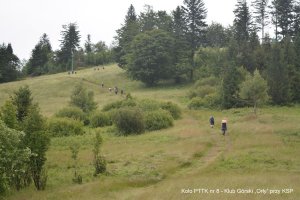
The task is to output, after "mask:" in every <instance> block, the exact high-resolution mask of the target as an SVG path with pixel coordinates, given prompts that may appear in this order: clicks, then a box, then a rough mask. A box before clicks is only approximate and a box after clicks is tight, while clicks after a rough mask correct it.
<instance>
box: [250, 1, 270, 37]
mask: <svg viewBox="0 0 300 200" xmlns="http://www.w3.org/2000/svg"><path fill="white" fill-rule="evenodd" d="M268 3H269V0H254V1H253V7H254V19H255V22H256V28H258V29H259V30H261V40H262V42H263V41H264V37H265V27H266V26H267V25H268V21H267V20H268V18H269V13H268V11H267V8H268Z"/></svg>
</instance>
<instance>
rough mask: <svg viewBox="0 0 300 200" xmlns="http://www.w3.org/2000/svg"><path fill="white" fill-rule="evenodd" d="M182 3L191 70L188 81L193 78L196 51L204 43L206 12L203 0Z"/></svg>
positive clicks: (187, 0)
mask: <svg viewBox="0 0 300 200" xmlns="http://www.w3.org/2000/svg"><path fill="white" fill-rule="evenodd" d="M183 3H184V6H183V7H182V9H183V11H184V13H185V18H186V23H187V24H186V26H187V31H188V34H187V36H188V41H189V46H190V49H191V55H190V60H191V63H192V65H191V66H192V68H191V70H190V79H191V80H192V79H193V76H194V75H193V74H194V62H193V57H194V54H195V51H196V49H197V48H198V47H199V46H200V45H201V44H203V42H204V36H205V28H206V27H207V24H206V22H205V19H206V14H207V10H206V8H205V7H204V6H205V5H204V2H203V0H184V2H183Z"/></svg>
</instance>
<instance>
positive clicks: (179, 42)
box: [172, 6, 190, 82]
mask: <svg viewBox="0 0 300 200" xmlns="http://www.w3.org/2000/svg"><path fill="white" fill-rule="evenodd" d="M172 18H173V19H172V21H173V24H172V30H173V31H172V35H173V38H174V64H175V69H174V78H175V81H176V82H180V76H182V75H183V74H185V73H187V71H188V68H190V67H189V65H190V63H189V59H190V52H189V51H190V50H189V44H188V41H187V37H186V36H187V35H186V34H187V27H186V20H185V15H184V11H183V9H182V8H181V7H179V6H177V8H176V9H175V10H174V11H173V12H172Z"/></svg>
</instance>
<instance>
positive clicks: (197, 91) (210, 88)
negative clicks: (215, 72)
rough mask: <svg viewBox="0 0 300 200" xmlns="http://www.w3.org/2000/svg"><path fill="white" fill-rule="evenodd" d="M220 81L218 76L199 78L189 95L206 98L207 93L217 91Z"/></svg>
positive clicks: (190, 96)
mask: <svg viewBox="0 0 300 200" xmlns="http://www.w3.org/2000/svg"><path fill="white" fill-rule="evenodd" d="M219 84H220V81H219V80H218V79H217V78H216V77H213V76H212V77H208V78H203V79H200V80H198V81H197V82H196V83H195V85H194V86H193V88H192V89H191V90H190V91H189V93H188V96H189V98H190V99H192V98H194V97H201V98H204V97H205V96H206V95H209V94H212V93H215V92H216V88H217V87H218V85H219Z"/></svg>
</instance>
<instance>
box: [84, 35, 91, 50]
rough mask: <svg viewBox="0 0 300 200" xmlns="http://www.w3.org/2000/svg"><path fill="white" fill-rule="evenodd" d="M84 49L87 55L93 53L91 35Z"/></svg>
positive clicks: (88, 36)
mask: <svg viewBox="0 0 300 200" xmlns="http://www.w3.org/2000/svg"><path fill="white" fill-rule="evenodd" d="M84 47H85V52H86V53H91V52H92V42H91V35H90V34H88V35H87V39H86V41H85V44H84Z"/></svg>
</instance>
